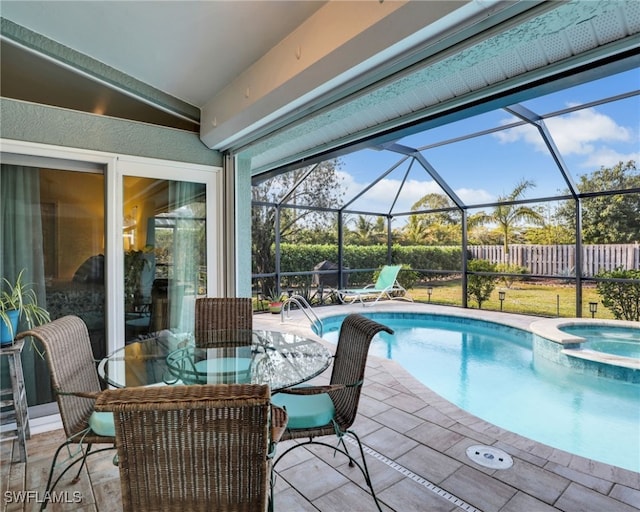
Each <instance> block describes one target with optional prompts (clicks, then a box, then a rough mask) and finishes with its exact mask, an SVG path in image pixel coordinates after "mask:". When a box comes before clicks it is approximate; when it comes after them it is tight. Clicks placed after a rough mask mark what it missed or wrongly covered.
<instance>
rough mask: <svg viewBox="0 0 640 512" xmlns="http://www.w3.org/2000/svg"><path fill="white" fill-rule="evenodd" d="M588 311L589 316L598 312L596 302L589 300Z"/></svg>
mask: <svg viewBox="0 0 640 512" xmlns="http://www.w3.org/2000/svg"><path fill="white" fill-rule="evenodd" d="M589 311H590V312H591V318H594V317H595V316H596V313H597V312H598V303H597V302H589Z"/></svg>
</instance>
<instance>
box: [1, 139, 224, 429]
mask: <svg viewBox="0 0 640 512" xmlns="http://www.w3.org/2000/svg"><path fill="white" fill-rule="evenodd" d="M9 145H10V144H8V143H5V144H4V147H3V153H2V167H1V170H0V209H1V211H0V214H1V217H0V223H1V224H2V228H1V231H0V245H1V252H0V277H2V278H7V279H8V280H12V279H15V278H16V277H17V275H18V273H19V272H20V271H22V270H24V279H25V281H27V282H29V283H32V284H33V286H34V288H35V290H36V293H37V297H38V303H39V304H40V305H41V306H43V307H45V308H46V309H47V310H48V311H49V313H50V315H51V319H52V320H55V319H56V318H60V317H62V316H65V315H70V314H72V315H77V316H79V317H80V318H82V320H84V322H85V323H86V324H87V328H88V331H89V336H90V339H91V346H92V349H93V355H94V357H95V358H96V359H100V358H102V357H104V356H105V355H106V354H108V353H109V352H111V351H113V350H115V349H117V348H119V347H121V346H124V345H125V344H126V343H129V342H131V341H132V340H134V339H137V338H139V337H140V336H149V335H151V334H153V333H157V332H159V331H163V330H165V329H171V330H174V331H180V332H190V331H192V330H193V307H194V301H195V298H196V297H198V296H200V295H207V294H208V295H211V296H214V295H217V294H220V293H221V291H222V285H221V283H222V280H221V275H222V270H221V268H220V265H219V261H220V259H221V258H220V257H219V253H220V252H221V249H220V247H221V243H220V242H221V241H220V240H219V236H218V234H219V233H221V232H222V229H221V226H220V223H221V219H222V206H221V205H222V195H221V194H222V185H221V184H222V177H221V173H220V170H219V169H217V168H211V167H204V166H197V165H191V164H179V163H173V162H165V161H156V160H151V159H141V158H139V159H136V158H133V157H124V156H115V155H109V154H101V153H96V152H87V153H86V154H85V153H80V152H77V151H67V150H64V149H57V148H56V149H48V148H45V149H42V148H41V147H36V148H35V149H34V153H35V154H16V153H9V152H5V148H7V147H8V146H9ZM18 149H19V150H23V148H22V146H20V147H18ZM39 150H41V152H42V153H43V154H44V155H45V156H38V152H39ZM14 151H15V149H14ZM51 154H55V155H58V154H60V155H63V156H61V157H59V158H58V157H51V156H50V155H51ZM83 157H84V158H86V160H81V159H82V158H83ZM24 328H26V326H25V325H22V326H20V328H19V329H20V330H23V329H24ZM1 364H2V365H3V367H2V368H0V374H1V375H0V377H1V378H2V387H3V388H5V387H8V385H9V383H8V371H7V368H6V358H2V362H1ZM23 369H24V375H25V384H26V388H27V398H28V402H29V405H30V406H39V405H41V404H50V402H52V401H53V394H52V391H51V388H50V382H49V374H48V371H47V365H46V362H45V360H44V358H43V357H41V355H40V354H38V352H37V351H36V350H34V347H33V346H32V345H31V344H27V346H26V347H25V349H24V352H23ZM5 381H7V382H5ZM36 409H37V410H32V411H30V414H31V417H32V418H33V417H35V416H40V415H47V414H51V413H52V412H55V410H52V408H51V407H50V406H47V405H43V407H38V408H36Z"/></svg>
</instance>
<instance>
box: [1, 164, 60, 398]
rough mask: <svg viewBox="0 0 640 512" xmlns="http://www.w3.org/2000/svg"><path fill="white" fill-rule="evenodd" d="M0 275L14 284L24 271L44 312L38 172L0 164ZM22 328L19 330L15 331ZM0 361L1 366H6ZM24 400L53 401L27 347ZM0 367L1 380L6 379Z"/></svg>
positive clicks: (41, 367)
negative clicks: (25, 396)
mask: <svg viewBox="0 0 640 512" xmlns="http://www.w3.org/2000/svg"><path fill="white" fill-rule="evenodd" d="M0 223H1V226H2V229H1V230H0V243H1V244H2V251H1V253H0V275H1V276H2V277H4V278H6V279H8V280H9V281H11V282H14V281H15V279H16V278H17V277H18V274H19V273H20V271H22V270H23V269H24V272H23V281H24V282H26V283H32V284H33V286H34V289H35V291H36V295H37V297H38V304H39V305H40V306H42V307H44V308H46V307H47V304H46V290H45V281H44V247H43V239H42V216H41V213H40V169H38V168H33V167H24V166H17V165H7V164H2V166H1V168H0ZM25 327H26V326H24V325H21V326H19V330H22V329H24V328H25ZM2 359H3V364H6V361H4V360H5V359H6V358H2ZM22 367H23V370H24V378H25V386H26V388H27V398H28V401H29V404H30V405H33V404H36V403H44V402H50V401H52V400H53V398H52V395H51V389H50V385H49V373H48V370H47V365H46V362H45V361H44V360H43V359H42V357H41V356H40V355H39V354H38V353H37V352H36V351H34V350H33V347H32V345H31V344H30V343H27V345H26V346H25V348H24V350H23V352H22ZM4 370H6V369H5V368H4V367H3V371H2V375H3V378H2V380H3V386H2V387H3V388H4V387H5V385H4V378H5V377H6V376H7V375H8V372H7V371H4Z"/></svg>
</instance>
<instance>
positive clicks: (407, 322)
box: [323, 313, 640, 471]
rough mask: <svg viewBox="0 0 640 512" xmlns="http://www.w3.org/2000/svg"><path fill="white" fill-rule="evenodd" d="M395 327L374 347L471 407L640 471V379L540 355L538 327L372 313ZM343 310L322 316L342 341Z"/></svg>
mask: <svg viewBox="0 0 640 512" xmlns="http://www.w3.org/2000/svg"><path fill="white" fill-rule="evenodd" d="M366 316H369V317H371V318H373V319H374V320H376V321H378V322H380V323H383V324H385V325H388V326H389V327H391V328H392V329H394V331H395V333H394V334H393V335H388V334H386V333H382V334H380V335H377V336H376V337H375V338H374V340H373V342H372V345H371V349H370V352H369V353H370V354H374V355H376V356H380V357H386V358H388V359H393V360H394V361H397V362H398V363H399V364H400V365H402V366H403V367H404V368H405V369H406V370H407V371H409V372H410V373H411V374H412V375H413V376H414V377H416V378H417V379H418V380H420V381H421V382H422V383H423V384H425V385H426V386H428V387H429V388H430V389H432V390H433V391H435V392H436V393H438V394H440V395H441V396H443V397H444V398H446V399H447V400H449V401H450V402H453V403H454V404H456V405H457V406H459V407H461V408H462V409H465V410H466V411H468V412H470V413H472V414H474V415H476V416H478V417H480V418H483V419H484V420H486V421H488V422H490V423H493V424H495V425H498V426H500V427H502V428H504V429H507V430H510V431H512V432H516V433H518V434H521V435H523V436H526V437H528V438H530V439H534V440H536V441H539V442H541V443H545V444H548V445H550V446H553V447H556V448H559V449H562V450H565V451H568V452H571V453H575V454H577V455H582V456H584V457H588V458H591V459H594V460H599V461H602V462H606V463H608V464H613V465H616V466H620V467H623V468H626V469H630V470H633V471H640V386H639V385H637V384H632V383H628V382H623V381H616V380H613V379H606V378H602V377H600V378H598V377H595V376H590V375H584V374H582V373H577V372H575V371H573V370H572V369H570V368H567V367H563V366H558V365H556V364H554V363H552V362H550V361H548V360H546V359H544V358H541V357H538V358H534V356H533V352H532V350H531V346H532V338H533V335H532V334H531V333H529V332H526V331H522V330H519V329H514V328H510V327H507V326H502V325H500V324H495V323H491V322H484V321H480V320H473V319H466V318H458V317H453V316H441V315H425V314H398V313H386V314H385V313H372V314H368V315H366ZM343 319H344V317H343V316H340V317H332V318H327V319H324V320H323V337H324V338H325V339H327V340H329V341H333V342H334V343H335V342H337V339H338V330H339V327H340V323H341V322H342V320H343Z"/></svg>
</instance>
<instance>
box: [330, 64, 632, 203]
mask: <svg viewBox="0 0 640 512" xmlns="http://www.w3.org/2000/svg"><path fill="white" fill-rule="evenodd" d="M637 89H640V69H634V70H631V71H628V72H625V73H621V74H619V75H615V76H612V77H608V78H606V79H603V80H599V81H594V82H590V83H587V84H583V85H581V86H578V87H574V88H572V89H567V90H565V91H561V92H559V93H554V94H551V95H548V96H544V97H540V98H537V99H535V100H531V101H528V102H525V103H523V105H525V106H526V107H527V108H529V109H530V110H532V111H534V112H536V113H538V114H546V113H549V112H555V111H559V110H562V109H565V108H567V107H569V106H573V105H581V104H585V103H588V102H590V101H593V100H596V99H599V98H602V97H606V96H610V95H614V94H620V93H622V92H628V91H634V90H637ZM513 120H514V118H513V117H512V116H510V114H509V113H508V112H506V111H504V110H499V111H494V112H489V113H487V114H484V115H481V116H477V117H475V118H472V119H467V120H464V121H461V122H459V123H454V124H451V125H447V126H443V127H440V128H436V129H434V130H430V131H428V132H424V133H421V134H415V135H412V136H409V137H405V138H404V139H402V140H401V141H400V142H401V143H402V144H404V145H407V146H410V147H414V148H419V147H424V146H429V145H431V144H434V143H437V142H439V141H442V140H447V139H452V138H455V137H459V136H461V135H463V134H466V133H472V132H475V131H478V130H483V129H487V128H491V127H496V126H502V125H504V124H508V123H509V122H512V121H513ZM545 123H546V125H547V128H548V129H549V131H550V132H551V134H552V136H553V139H554V142H555V143H556V145H557V146H558V148H559V150H560V153H561V154H562V157H563V159H564V162H565V164H566V166H567V168H568V169H569V171H570V173H571V174H572V176H573V179H574V180H575V181H577V180H578V176H579V175H581V174H589V173H590V172H592V171H594V170H596V169H599V168H600V167H601V166H605V167H610V166H613V165H615V164H617V163H618V162H619V161H624V162H626V161H628V160H635V161H636V162H640V97H639V96H633V97H631V98H627V99H625V100H621V101H617V102H613V103H608V104H604V105H600V106H597V107H591V108H587V109H583V110H580V111H576V112H573V113H570V114H565V115H563V116H560V117H554V118H550V119H548V120H546V121H545ZM423 155H424V156H425V157H426V159H427V160H428V161H429V162H430V163H431V164H432V165H433V167H434V168H435V169H436V170H437V171H438V173H439V174H440V175H441V176H442V177H443V178H444V179H445V180H446V181H447V182H448V183H449V185H450V186H451V187H452V188H453V190H454V191H455V192H456V194H458V195H459V196H460V198H461V199H463V201H465V202H467V203H468V204H481V203H484V202H490V201H493V200H495V199H496V198H497V197H498V196H500V195H505V194H508V193H510V192H511V190H513V188H514V187H515V186H516V184H517V183H518V182H519V181H521V180H522V179H528V180H530V181H533V182H534V183H535V188H533V189H532V190H530V191H529V193H528V196H527V197H546V196H552V195H556V194H557V193H558V192H559V191H562V190H564V189H565V188H566V187H565V184H564V181H563V180H562V177H561V175H560V173H559V171H558V170H557V166H556V165H555V163H554V162H553V160H552V158H551V156H550V154H549V152H548V151H547V149H546V147H545V145H544V143H543V140H542V139H541V138H540V136H539V135H538V131H537V130H536V129H534V128H533V127H531V126H521V127H517V128H512V129H509V130H505V131H501V132H498V133H495V134H488V135H484V136H481V137H478V138H474V139H471V140H467V141H463V142H458V143H455V144H450V145H446V146H442V147H437V148H432V149H427V150H425V151H424V152H423ZM401 158H402V157H401V155H398V154H394V153H390V152H383V151H374V150H364V151H359V152H357V153H352V154H350V155H346V156H344V157H341V160H342V162H343V166H342V169H341V172H342V173H343V178H344V182H343V183H344V188H345V191H346V196H345V197H353V196H354V195H355V194H357V193H358V192H359V191H361V190H363V189H364V188H365V187H366V186H368V184H369V183H370V182H371V180H373V179H375V178H377V177H378V176H379V175H380V174H381V173H383V172H385V171H386V170H387V169H389V168H390V167H391V166H393V165H394V164H395V163H397V162H398V161H399V160H400V159H401ZM406 169H407V164H405V165H401V166H400V167H399V168H398V169H397V170H396V171H394V172H392V173H391V174H389V175H388V176H387V177H386V178H385V180H384V181H383V182H382V183H380V184H379V185H377V186H375V187H374V188H372V189H371V190H370V191H368V192H367V193H366V195H365V196H363V199H361V200H360V201H358V202H356V203H354V204H353V206H352V208H353V209H361V210H366V211H379V212H387V211H388V209H389V206H390V204H391V202H392V201H393V199H394V198H395V196H396V193H397V190H398V188H399V185H400V183H401V180H402V179H403V177H404V173H405V172H406ZM439 191H440V189H439V187H438V186H437V185H436V184H435V183H434V182H433V180H432V179H431V178H430V177H429V176H428V175H427V174H426V173H425V171H424V170H423V169H422V168H418V167H417V166H415V165H414V166H413V168H412V171H411V172H410V174H409V176H408V177H407V182H406V185H405V187H404V188H403V191H402V193H401V194H400V196H399V197H398V198H397V205H396V207H395V208H394V212H401V211H408V210H409V209H410V207H411V205H412V204H413V203H414V202H415V201H416V200H418V199H419V198H420V197H422V196H424V195H425V194H427V193H429V192H439Z"/></svg>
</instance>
